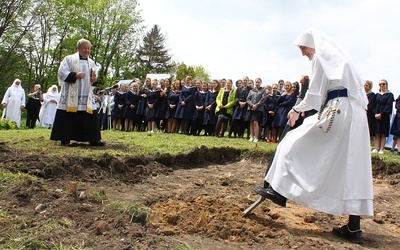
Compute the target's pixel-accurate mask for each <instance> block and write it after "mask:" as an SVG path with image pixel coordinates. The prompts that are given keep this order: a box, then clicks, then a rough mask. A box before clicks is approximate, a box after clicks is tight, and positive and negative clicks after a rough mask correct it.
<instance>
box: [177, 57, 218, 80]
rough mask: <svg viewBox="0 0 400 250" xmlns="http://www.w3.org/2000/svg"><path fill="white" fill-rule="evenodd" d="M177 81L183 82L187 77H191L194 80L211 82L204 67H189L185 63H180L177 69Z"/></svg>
mask: <svg viewBox="0 0 400 250" xmlns="http://www.w3.org/2000/svg"><path fill="white" fill-rule="evenodd" d="M175 75H176V79H179V80H182V79H185V77H186V76H191V77H193V79H198V80H201V81H205V82H209V81H210V74H209V73H208V72H207V70H206V69H205V68H204V67H203V66H187V65H186V64H185V63H184V62H182V63H179V64H178V66H177V67H176V73H175Z"/></svg>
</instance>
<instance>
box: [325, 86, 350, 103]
mask: <svg viewBox="0 0 400 250" xmlns="http://www.w3.org/2000/svg"><path fill="white" fill-rule="evenodd" d="M347 96H348V95H347V89H338V90H332V91H329V92H328V97H327V98H326V102H329V100H332V99H333V98H336V97H347Z"/></svg>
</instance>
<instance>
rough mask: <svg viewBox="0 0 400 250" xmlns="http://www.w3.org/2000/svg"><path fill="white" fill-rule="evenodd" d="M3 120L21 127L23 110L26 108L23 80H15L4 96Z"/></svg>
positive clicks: (2, 102)
mask: <svg viewBox="0 0 400 250" xmlns="http://www.w3.org/2000/svg"><path fill="white" fill-rule="evenodd" d="M1 104H2V105H3V115H2V118H6V119H8V120H10V121H13V122H15V123H16V124H17V127H18V128H19V127H20V125H21V110H23V109H24V108H25V90H24V89H23V88H22V86H21V80H19V79H15V80H14V82H13V84H12V85H11V86H10V87H9V88H8V89H7V91H6V93H5V94H4V97H3V100H2V101H1Z"/></svg>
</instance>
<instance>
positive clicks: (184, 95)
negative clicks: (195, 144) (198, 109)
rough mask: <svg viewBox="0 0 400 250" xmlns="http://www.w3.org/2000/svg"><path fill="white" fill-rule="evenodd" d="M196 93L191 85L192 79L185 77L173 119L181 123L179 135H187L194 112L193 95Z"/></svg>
mask: <svg viewBox="0 0 400 250" xmlns="http://www.w3.org/2000/svg"><path fill="white" fill-rule="evenodd" d="M196 91H197V88H196V86H193V85H192V77H191V76H187V77H186V81H185V86H184V87H183V88H182V90H181V94H180V96H179V103H178V106H177V108H176V113H175V117H176V118H177V119H180V121H181V124H180V125H181V134H188V133H189V129H190V126H191V123H192V120H193V113H194V110H195V106H194V95H195V93H196Z"/></svg>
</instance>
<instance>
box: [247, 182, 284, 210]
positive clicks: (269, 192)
mask: <svg viewBox="0 0 400 250" xmlns="http://www.w3.org/2000/svg"><path fill="white" fill-rule="evenodd" d="M253 189H254V191H255V192H256V193H257V194H259V195H261V196H262V197H264V198H267V199H269V200H271V201H272V202H273V203H275V204H277V205H279V206H281V207H286V201H287V199H286V198H285V197H283V196H282V195H280V194H278V193H277V192H275V190H273V189H272V188H263V187H259V186H254V187H253Z"/></svg>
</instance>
